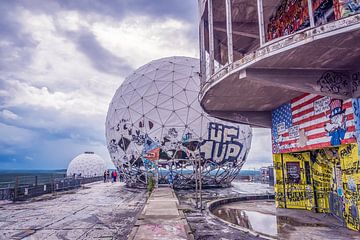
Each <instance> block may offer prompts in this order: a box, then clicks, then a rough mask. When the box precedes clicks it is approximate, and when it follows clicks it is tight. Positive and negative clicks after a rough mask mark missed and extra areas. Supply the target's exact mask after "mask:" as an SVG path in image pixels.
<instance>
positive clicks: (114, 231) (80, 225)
mask: <svg viewBox="0 0 360 240" xmlns="http://www.w3.org/2000/svg"><path fill="white" fill-rule="evenodd" d="M145 201H146V191H145V190H139V189H128V188H124V184H123V183H93V184H88V185H86V187H84V188H83V189H79V190H75V191H71V192H66V193H63V194H58V195H57V196H51V195H44V196H42V197H41V198H39V199H37V200H34V199H33V200H32V201H31V202H23V203H10V204H1V205H0V239H127V235H128V234H129V233H130V231H131V229H132V227H133V225H134V224H135V221H136V219H137V215H138V214H139V213H140V211H141V210H142V208H143V206H144V204H145Z"/></svg>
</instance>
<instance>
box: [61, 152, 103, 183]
mask: <svg viewBox="0 0 360 240" xmlns="http://www.w3.org/2000/svg"><path fill="white" fill-rule="evenodd" d="M105 170H107V167H106V163H105V161H104V159H102V158H101V157H100V156H99V155H97V154H94V152H85V153H82V154H80V155H78V156H77V157H75V158H74V159H73V160H71V162H70V163H69V166H68V168H67V171H66V175H67V176H73V175H74V174H75V175H77V176H78V175H79V174H81V176H82V177H94V176H102V175H103V174H104V171H105Z"/></svg>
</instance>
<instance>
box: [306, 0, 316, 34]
mask: <svg viewBox="0 0 360 240" xmlns="http://www.w3.org/2000/svg"><path fill="white" fill-rule="evenodd" d="M307 3H308V10H309V20H310V27H312V28H313V27H315V21H314V12H313V8H312V0H307Z"/></svg>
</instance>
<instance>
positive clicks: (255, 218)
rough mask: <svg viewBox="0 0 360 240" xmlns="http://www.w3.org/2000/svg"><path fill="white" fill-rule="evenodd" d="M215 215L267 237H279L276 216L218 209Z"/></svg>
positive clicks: (240, 210)
mask: <svg viewBox="0 0 360 240" xmlns="http://www.w3.org/2000/svg"><path fill="white" fill-rule="evenodd" d="M213 213H214V214H215V215H216V216H218V217H220V218H222V219H224V220H226V221H228V222H231V223H234V224H236V225H239V226H241V227H245V228H248V229H250V230H254V231H256V232H259V233H263V234H266V235H270V236H274V237H275V236H277V221H276V216H275V215H271V214H264V213H260V212H255V211H248V210H242V209H231V208H217V209H215V210H214V212H213Z"/></svg>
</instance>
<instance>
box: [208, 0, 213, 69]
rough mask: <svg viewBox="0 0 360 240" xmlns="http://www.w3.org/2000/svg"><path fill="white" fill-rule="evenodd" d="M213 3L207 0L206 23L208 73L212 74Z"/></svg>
mask: <svg viewBox="0 0 360 240" xmlns="http://www.w3.org/2000/svg"><path fill="white" fill-rule="evenodd" d="M213 22H214V21H213V5H212V0H208V23H209V24H208V25H209V55H210V60H209V61H210V64H209V74H210V75H213V74H214V23H213Z"/></svg>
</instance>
